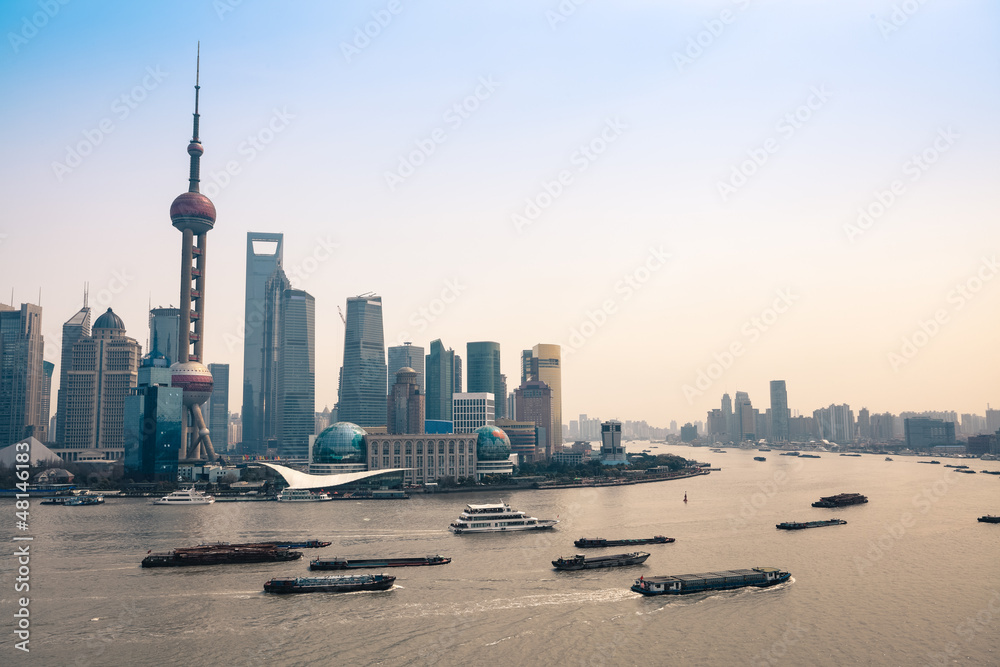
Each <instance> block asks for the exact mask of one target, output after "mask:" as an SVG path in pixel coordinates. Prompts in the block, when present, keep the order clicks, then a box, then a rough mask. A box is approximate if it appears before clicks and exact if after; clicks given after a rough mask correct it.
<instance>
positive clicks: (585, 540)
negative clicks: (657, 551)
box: [573, 535, 675, 549]
mask: <svg viewBox="0 0 1000 667" xmlns="http://www.w3.org/2000/svg"><path fill="white" fill-rule="evenodd" d="M674 541H675V540H674V538H672V537H664V536H663V535H657V536H655V537H637V538H635V539H631V540H606V539H604V538H603V537H581V538H580V539H578V540H577V541H575V542H573V545H574V546H575V547H576V548H577V549H590V548H595V547H630V546H633V545H636V544H670V543H671V542H674Z"/></svg>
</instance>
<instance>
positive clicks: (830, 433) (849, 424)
mask: <svg viewBox="0 0 1000 667" xmlns="http://www.w3.org/2000/svg"><path fill="white" fill-rule="evenodd" d="M813 417H814V418H815V419H816V426H817V428H818V429H819V433H820V437H821V438H823V439H825V440H830V441H832V442H835V443H838V444H845V443H849V442H853V441H854V411H853V410H851V406H849V405H847V404H846V403H844V404H843V405H830V406H829V407H826V408H820V409H819V410H813Z"/></svg>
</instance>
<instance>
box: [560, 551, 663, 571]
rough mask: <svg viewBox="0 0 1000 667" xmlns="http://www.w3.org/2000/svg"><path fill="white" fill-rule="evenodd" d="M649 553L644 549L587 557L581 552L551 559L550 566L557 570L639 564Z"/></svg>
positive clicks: (592, 568) (643, 561)
mask: <svg viewBox="0 0 1000 667" xmlns="http://www.w3.org/2000/svg"><path fill="white" fill-rule="evenodd" d="M647 558H649V554H648V553H647V552H645V551H636V552H633V553H630V554H614V555H613V556H596V557H594V558H587V557H586V556H583V555H582V554H577V555H576V556H573V557H572V558H563V557H562V556H560V557H559V558H558V559H557V560H554V561H552V567H554V568H555V569H557V570H594V569H597V568H600V567H623V566H625V565H640V564H642V563H645V562H646V559H647Z"/></svg>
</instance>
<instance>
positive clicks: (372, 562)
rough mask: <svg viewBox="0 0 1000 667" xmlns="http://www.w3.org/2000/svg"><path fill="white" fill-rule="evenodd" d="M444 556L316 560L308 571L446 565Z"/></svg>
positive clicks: (311, 563) (311, 562)
mask: <svg viewBox="0 0 1000 667" xmlns="http://www.w3.org/2000/svg"><path fill="white" fill-rule="evenodd" d="M450 562H451V559H450V558H445V557H444V556H419V557H416V558H407V557H399V558H316V559H314V560H312V561H310V563H309V569H310V570H353V569H357V568H366V567H412V566H420V565H447V564H448V563H450Z"/></svg>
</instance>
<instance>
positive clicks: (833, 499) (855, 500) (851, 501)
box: [812, 493, 868, 507]
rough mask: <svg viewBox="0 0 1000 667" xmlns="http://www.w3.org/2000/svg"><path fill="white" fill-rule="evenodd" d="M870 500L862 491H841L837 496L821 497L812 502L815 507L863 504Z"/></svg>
mask: <svg viewBox="0 0 1000 667" xmlns="http://www.w3.org/2000/svg"><path fill="white" fill-rule="evenodd" d="M867 502H868V498H867V497H866V496H863V495H861V494H860V493H839V494H837V495H835V496H826V497H824V498H820V499H819V500H817V501H816V502H814V503H813V504H812V506H813V507H845V506H847V505H861V504H864V503H867Z"/></svg>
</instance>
